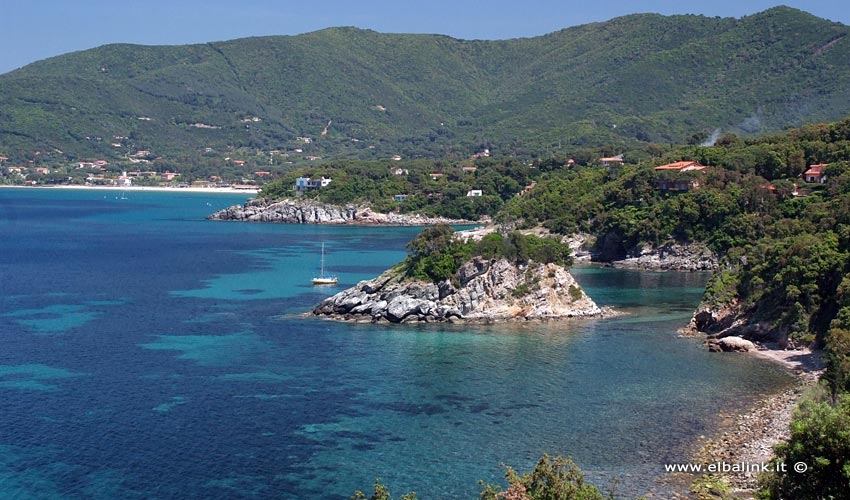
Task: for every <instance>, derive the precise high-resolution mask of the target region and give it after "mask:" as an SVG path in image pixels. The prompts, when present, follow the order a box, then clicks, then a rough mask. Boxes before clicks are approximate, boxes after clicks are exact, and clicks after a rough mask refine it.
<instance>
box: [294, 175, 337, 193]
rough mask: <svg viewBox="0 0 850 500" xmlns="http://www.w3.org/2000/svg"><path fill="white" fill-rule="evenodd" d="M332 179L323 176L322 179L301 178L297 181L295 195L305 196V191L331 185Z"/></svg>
mask: <svg viewBox="0 0 850 500" xmlns="http://www.w3.org/2000/svg"><path fill="white" fill-rule="evenodd" d="M331 180H332V179H331V178H330V177H325V176H322V178H321V179H311V178H309V177H299V178H297V179H295V193H296V194H304V192H305V191H308V190H311V189H320V188H323V187H325V186H327V185H328V184H330V183H331Z"/></svg>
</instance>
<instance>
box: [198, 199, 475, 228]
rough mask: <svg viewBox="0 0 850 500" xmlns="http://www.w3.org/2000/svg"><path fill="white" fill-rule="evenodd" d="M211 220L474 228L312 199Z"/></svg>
mask: <svg viewBox="0 0 850 500" xmlns="http://www.w3.org/2000/svg"><path fill="white" fill-rule="evenodd" d="M207 218H208V219H210V220H233V221H247V222H279V223H289V224H360V225H376V226H429V225H434V224H472V223H473V222H472V221H466V220H455V219H446V218H443V217H426V216H424V215H418V214H395V213H388V214H385V213H380V212H373V211H372V210H371V209H370V208H369V207H365V206H355V205H346V206H340V205H332V204H329V203H321V202H318V201H315V200H311V199H296V200H290V199H285V200H277V201H276V200H268V199H266V198H255V199H251V200H248V201H247V202H246V203H245V204H244V205H234V206H232V207H228V208H225V209H224V210H219V211H218V212H216V213H214V214H212V215H210V216H209V217H207Z"/></svg>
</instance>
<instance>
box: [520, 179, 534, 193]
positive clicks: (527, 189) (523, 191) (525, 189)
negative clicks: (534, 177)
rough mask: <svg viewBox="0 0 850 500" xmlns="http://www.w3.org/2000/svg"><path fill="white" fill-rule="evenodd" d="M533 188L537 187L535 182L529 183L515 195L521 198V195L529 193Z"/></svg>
mask: <svg viewBox="0 0 850 500" xmlns="http://www.w3.org/2000/svg"><path fill="white" fill-rule="evenodd" d="M535 187H537V181H531V184H529V185H527V186H525V187H524V188H522V191H520V192H519V193H517V194H518V195H520V196H522V195H524V194H525V193H527V192H529V191H531V190H532V189H534V188H535Z"/></svg>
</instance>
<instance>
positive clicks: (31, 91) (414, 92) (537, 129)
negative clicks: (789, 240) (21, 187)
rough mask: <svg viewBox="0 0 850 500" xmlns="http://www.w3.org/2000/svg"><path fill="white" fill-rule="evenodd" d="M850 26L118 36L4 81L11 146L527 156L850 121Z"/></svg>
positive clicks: (679, 24) (769, 22)
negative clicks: (484, 37)
mask: <svg viewBox="0 0 850 500" xmlns="http://www.w3.org/2000/svg"><path fill="white" fill-rule="evenodd" d="M848 32H850V28H848V27H847V26H844V25H842V24H838V23H833V22H830V21H826V20H824V19H820V18H817V17H814V16H812V15H809V14H807V13H804V12H801V11H798V10H794V9H791V8H787V7H778V8H773V9H770V10H768V11H765V12H762V13H759V14H755V15H752V16H747V17H744V18H741V19H733V18H708V17H703V16H691V15H688V16H669V17H665V16H661V15H655V14H641V15H631V16H626V17H621V18H616V19H613V20H611V21H608V22H603V23H593V24H587V25H583V26H578V27H573V28H569V29H565V30H561V31H557V32H554V33H551V34H548V35H545V36H540V37H535V38H528V39H514V40H504V41H478V40H476V41H465V40H457V39H453V38H449V37H445V36H437V35H404V34H381V33H376V32H373V31H368V30H360V29H356V28H332V29H326V30H322V31H317V32H313V33H307V34H303V35H298V36H273V37H257V38H246V39H240V40H232V41H226V42H212V43H207V44H198V45H186V46H155V47H151V46H138V45H107V46H103V47H99V48H96V49H91V50H86V51H82V52H75V53H70V54H66V55H62V56H58V57H54V58H51V59H47V60H44V61H40V62H37V63H33V64H31V65H28V66H26V67H24V68H21V69H18V70H16V71H12V72H10V73H6V74H4V75H0V155H5V156H8V157H10V158H13V159H26V158H30V157H31V155H32V154H33V153H34V151H41V152H42V154H43V155H47V154H49V155H52V157H54V158H60V157H61V158H71V159H76V158H83V157H92V156H101V157H107V158H108V157H112V158H119V157H122V156H126V155H128V154H130V153H135V152H136V151H138V150H150V151H151V152H152V154H153V155H158V156H168V157H171V158H182V159H188V158H193V157H202V156H203V155H204V154H209V153H211V150H212V151H215V153H213V154H212V156H214V157H215V158H218V159H220V157H221V156H222V155H220V154H218V153H219V152H221V151H226V150H228V149H230V150H232V149H235V148H251V149H254V150H260V151H266V152H267V151H270V150H280V151H284V152H291V153H293V154H292V156H291V157H290V158H291V159H293V160H303V157H304V156H322V157H330V156H333V157H340V156H346V157H359V158H386V157H389V156H391V155H393V154H399V155H402V156H403V157H415V156H424V157H452V156H457V157H466V156H468V155H469V154H471V153H474V152H476V151H480V150H481V149H483V148H485V147H489V148H490V149H492V150H493V151H494V154H502V155H518V156H530V155H534V154H550V153H559V152H560V153H564V152H568V151H569V148H570V147H574V146H588V145H594V146H605V147H609V148H611V149H612V152H613V150H616V149H617V148H619V147H623V146H625V145H628V144H632V145H634V143H635V142H663V143H669V142H686V141H688V140H691V141H697V142H699V141H701V140H703V139H705V138H706V137H708V136H709V135H710V134H711V133H712V131H714V130H715V129H718V128H719V129H721V130H722V131H724V132H734V133H738V134H741V133H754V132H764V131H773V130H780V129H783V128H785V127H788V126H798V125H801V124H804V123H810V122H815V121H823V120H834V119H838V118H841V117H843V116H846V115H848V114H850V66H848V65H847V64H846V62H847V61H848V60H850V37H847V34H848ZM329 123H330V125H328V124H329ZM323 130H326V134H324V135H323ZM299 137H306V138H309V139H311V141H310V142H309V143H308V142H306V141H305V140H303V139H302V140H298V138H299ZM296 149H300V150H301V151H300V152H296V151H295V150H296ZM59 151H61V153H59Z"/></svg>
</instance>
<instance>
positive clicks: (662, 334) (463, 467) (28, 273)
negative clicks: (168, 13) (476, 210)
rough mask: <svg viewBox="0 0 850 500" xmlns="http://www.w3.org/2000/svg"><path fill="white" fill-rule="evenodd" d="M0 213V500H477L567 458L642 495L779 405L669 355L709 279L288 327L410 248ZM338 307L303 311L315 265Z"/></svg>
mask: <svg viewBox="0 0 850 500" xmlns="http://www.w3.org/2000/svg"><path fill="white" fill-rule="evenodd" d="M115 194H116V192H114V191H112V192H102V191H64V190H63V191H59V190H13V189H4V190H0V235H2V237H0V401H2V405H0V423H2V425H0V497H2V498H104V499H106V498H163V499H168V498H175V499H177V498H179V499H183V498H303V499H323V498H348V496H350V495H351V494H352V493H353V491H354V490H355V489H366V488H369V487H370V485H371V483H372V481H373V479H374V478H375V477H376V476H380V477H381V478H383V480H384V482H385V483H388V484H390V485H391V486H392V490H393V492H394V493H395V494H396V495H399V494H400V493H402V492H406V491H410V490H415V491H417V492H418V493H419V497H420V498H424V499H442V498H477V492H478V491H479V488H478V486H477V481H478V480H479V479H483V480H486V481H488V482H498V481H499V480H500V478H501V475H502V469H500V467H499V463H500V462H504V463H508V464H512V465H514V466H515V467H517V468H519V469H521V470H523V469H527V468H529V467H531V466H532V465H533V463H534V462H535V461H536V459H537V458H538V457H539V456H540V454H542V453H544V452H548V453H550V454H557V453H560V454H564V455H571V456H573V457H574V458H575V460H576V461H577V462H578V463H579V464H580V465H581V466H582V468H583V469H585V470H586V471H587V472H588V474H589V476H590V477H591V478H592V479H593V480H594V481H595V482H596V483H597V484H599V485H601V486H605V484H606V483H607V482H608V481H609V480H610V479H612V478H618V479H619V480H620V481H621V484H620V486H619V490H621V491H625V492H627V493H633V494H635V495H637V494H640V493H644V492H645V491H648V489H649V488H651V487H652V486H653V480H654V478H655V477H656V476H658V475H660V474H661V473H662V472H663V469H662V467H661V464H663V463H665V462H672V461H682V460H684V459H685V457H686V453H687V452H686V450H687V448H688V447H689V446H690V445H692V443H693V441H694V438H695V436H698V435H700V434H705V433H708V432H710V431H711V429H712V427H713V426H714V425H716V420H717V417H716V416H717V414H718V412H720V411H721V410H730V409H731V410H734V409H735V408H740V407H742V406H743V405H745V404H746V403H747V402H748V401H750V400H752V398H754V397H757V396H759V395H761V394H765V393H766V392H770V391H772V390H775V389H776V388H777V387H779V386H782V385H783V384H786V383H788V377H787V375H785V374H784V373H782V372H781V371H779V370H778V369H776V368H774V367H773V366H771V365H767V364H765V363H764V362H761V361H760V360H755V359H752V358H750V357H745V356H735V355H717V354H709V353H707V352H706V351H705V349H704V348H703V347H702V346H701V345H700V344H699V342H698V341H696V340H690V339H678V338H676V332H675V330H676V329H677V328H678V327H680V326H682V325H683V324H684V323H686V322H687V320H688V318H689V316H690V313H691V311H692V310H693V308H694V306H695V305H696V303H697V302H698V300H699V297H700V295H701V292H702V285H703V283H704V280H705V279H706V276H704V275H700V274H677V273H666V274H662V273H642V272H628V271H619V270H613V269H601V268H592V267H589V268H577V269H576V271H575V274H576V275H577V278H578V279H579V281H580V282H581V283H582V284H583V285H584V287H585V289H586V290H587V291H588V292H589V293H590V295H591V296H593V297H594V298H595V299H596V300H597V302H599V303H600V304H602V305H611V306H614V307H616V308H619V309H621V310H624V311H627V312H628V313H629V314H628V315H626V316H622V317H618V318H612V319H605V320H584V321H570V322H563V323H557V324H555V323H553V324H524V325H513V326H497V327H470V326H465V327H460V326H451V327H449V326H432V325H428V326H421V327H417V326H405V327H403V328H402V327H393V326H375V325H362V324H361V325H354V324H338V323H332V322H327V321H320V320H313V319H304V318H301V317H300V316H298V313H301V312H303V311H306V310H308V309H309V308H310V307H311V306H312V305H314V304H315V303H317V302H318V301H319V300H320V299H321V298H323V297H324V296H326V295H329V294H331V293H333V292H335V291H338V290H341V289H342V288H343V287H346V286H349V285H352V284H354V283H356V282H357V281H359V280H361V279H366V278H369V277H373V276H375V275H376V274H378V273H379V272H380V271H381V270H383V269H384V268H386V267H388V266H389V265H390V264H392V263H394V262H397V261H398V260H400V259H401V258H403V256H404V245H405V244H406V242H407V241H408V240H409V239H410V238H411V237H412V236H413V235H415V234H416V232H417V231H418V230H417V229H412V228H345V227H317V226H292V225H260V224H243V223H224V222H209V221H205V220H204V219H203V218H204V216H205V215H206V214H208V213H210V212H212V211H214V210H216V209H219V208H222V207H224V206H227V205H230V204H234V203H239V202H242V201H244V197H238V196H235V197H231V196H228V195H220V194H216V195H207V194H189V193H136V192H133V193H130V194H128V197H129V198H130V199H128V200H119V199H116V197H115ZM322 242H325V245H326V266H327V267H328V268H329V271H331V272H335V273H337V274H339V275H340V278H341V281H340V284H339V286H338V287H331V288H313V287H312V286H310V277H311V276H312V275H313V274H314V273H315V272H316V268H317V267H318V260H319V249H320V246H321V243H322Z"/></svg>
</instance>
